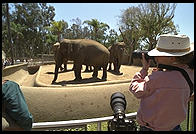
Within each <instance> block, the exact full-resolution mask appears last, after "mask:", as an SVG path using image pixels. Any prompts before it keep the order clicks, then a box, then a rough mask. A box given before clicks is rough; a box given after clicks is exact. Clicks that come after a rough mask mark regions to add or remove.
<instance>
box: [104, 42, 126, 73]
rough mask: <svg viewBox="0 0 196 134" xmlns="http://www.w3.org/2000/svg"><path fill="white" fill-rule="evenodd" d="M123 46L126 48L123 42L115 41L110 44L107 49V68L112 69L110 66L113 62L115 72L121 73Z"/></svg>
mask: <svg viewBox="0 0 196 134" xmlns="http://www.w3.org/2000/svg"><path fill="white" fill-rule="evenodd" d="M125 48H126V45H125V43H124V42H117V43H114V44H113V45H112V46H110V47H108V50H109V52H110V60H109V68H108V70H112V68H111V66H112V63H113V65H114V71H115V73H117V74H123V73H120V67H121V64H122V60H123V54H124V53H125Z"/></svg>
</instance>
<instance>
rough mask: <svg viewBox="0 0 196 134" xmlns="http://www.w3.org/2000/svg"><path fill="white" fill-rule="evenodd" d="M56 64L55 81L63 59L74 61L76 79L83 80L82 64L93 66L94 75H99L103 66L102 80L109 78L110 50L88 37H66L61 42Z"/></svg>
mask: <svg viewBox="0 0 196 134" xmlns="http://www.w3.org/2000/svg"><path fill="white" fill-rule="evenodd" d="M57 54H58V55H57V60H56V64H55V76H54V79H53V81H52V83H54V82H55V81H56V79H57V77H58V69H59V67H60V66H61V64H62V63H63V59H64V58H67V59H71V60H73V61H74V74H75V80H81V79H82V77H81V68H82V65H88V66H93V67H94V70H93V77H95V78H96V77H97V76H98V68H99V67H102V68H103V75H102V80H106V79H107V65H108V62H109V56H110V52H109V51H108V49H107V48H106V47H105V46H103V45H102V44H100V43H98V42H96V41H94V40H88V39H75V40H70V39H64V40H62V41H61V43H60V47H59V53H57Z"/></svg>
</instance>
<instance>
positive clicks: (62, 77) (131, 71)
mask: <svg viewBox="0 0 196 134" xmlns="http://www.w3.org/2000/svg"><path fill="white" fill-rule="evenodd" d="M72 67H73V64H68V66H67V69H68V71H67V72H61V71H60V70H59V74H58V78H57V80H56V83H55V84H60V85H63V84H85V83H92V82H101V81H102V80H101V77H102V74H103V71H102V70H99V71H98V79H93V78H92V74H93V72H84V70H85V68H86V67H85V66H83V67H82V71H81V72H82V73H81V76H82V80H81V81H79V82H78V81H74V79H75V76H74V71H71V69H72ZM54 68H55V66H54V64H52V65H44V66H42V68H41V72H40V76H39V77H38V80H39V81H40V82H41V83H44V84H49V85H50V84H51V82H52V80H53V78H54V73H53V72H54ZM140 70H141V67H137V66H127V65H122V66H121V68H120V72H121V73H123V74H122V75H117V74H115V73H114V72H113V71H108V72H107V81H114V80H131V79H132V78H133V76H134V75H135V73H136V72H138V71H140Z"/></svg>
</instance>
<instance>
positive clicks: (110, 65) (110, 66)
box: [108, 62, 112, 70]
mask: <svg viewBox="0 0 196 134" xmlns="http://www.w3.org/2000/svg"><path fill="white" fill-rule="evenodd" d="M108 70H112V63H111V62H110V63H109V68H108Z"/></svg>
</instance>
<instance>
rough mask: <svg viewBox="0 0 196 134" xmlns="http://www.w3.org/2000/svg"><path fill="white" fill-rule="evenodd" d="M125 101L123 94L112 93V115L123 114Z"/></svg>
mask: <svg viewBox="0 0 196 134" xmlns="http://www.w3.org/2000/svg"><path fill="white" fill-rule="evenodd" d="M126 105H127V103H126V100H125V96H124V94H122V93H120V92H116V93H113V94H112V96H111V101H110V106H111V108H112V110H113V111H114V114H115V115H117V114H124V113H125V112H124V111H125V109H126Z"/></svg>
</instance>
